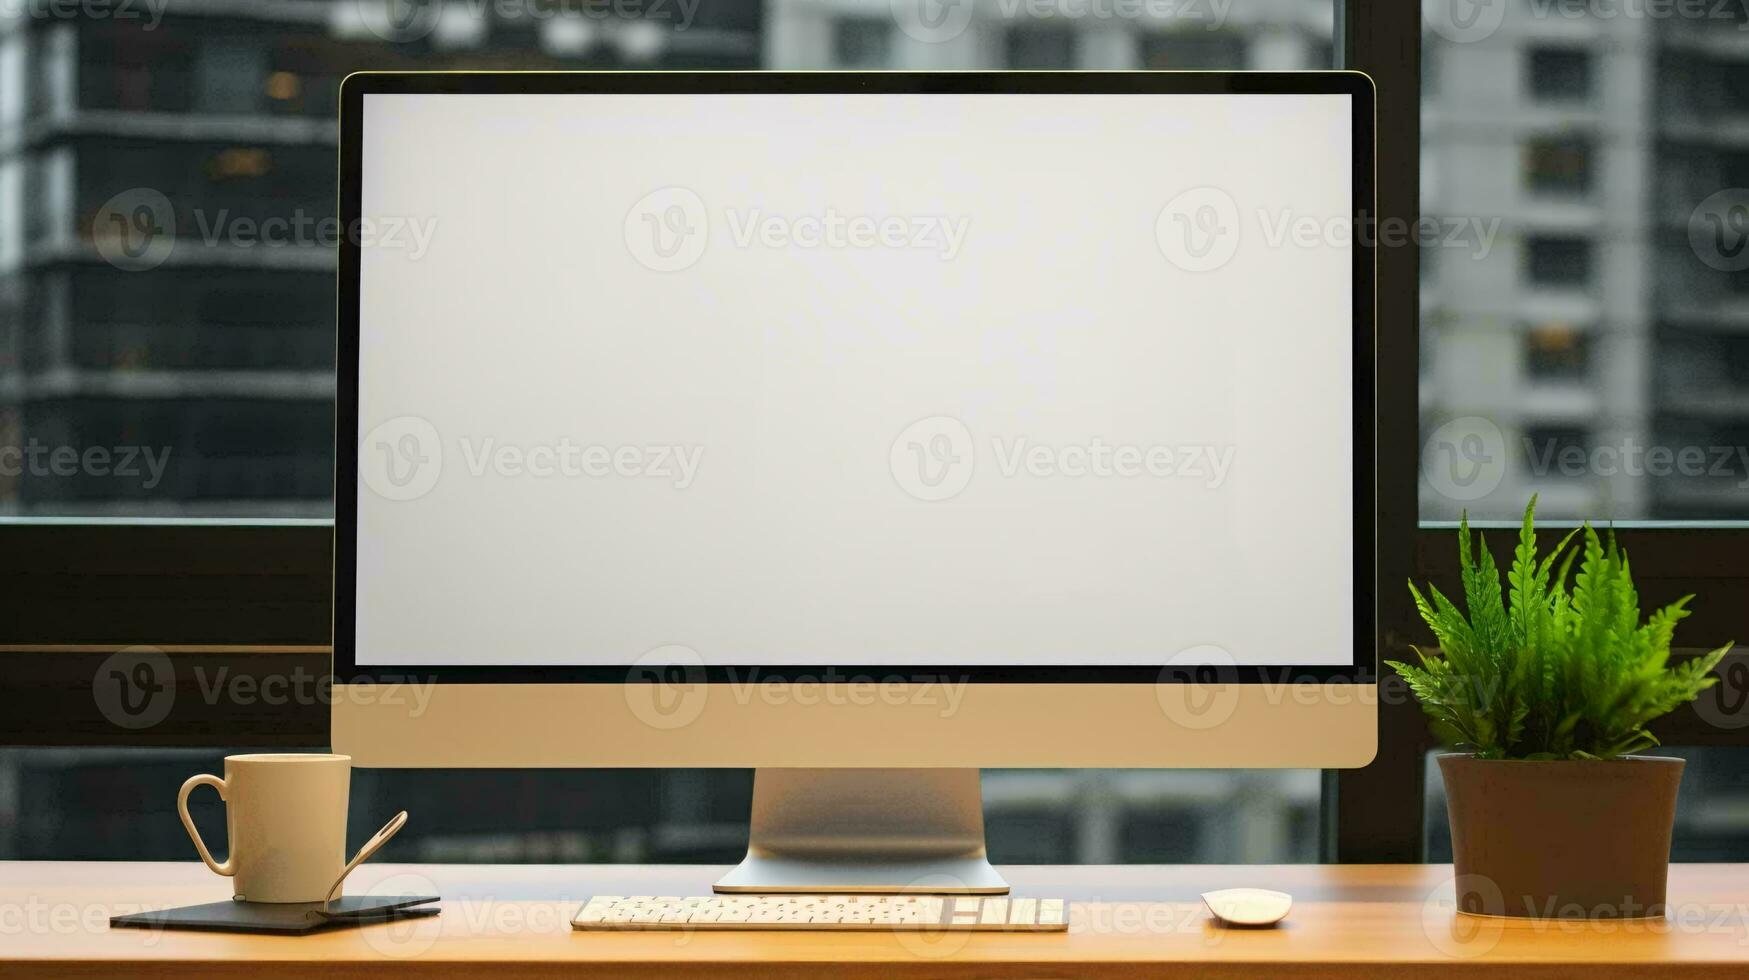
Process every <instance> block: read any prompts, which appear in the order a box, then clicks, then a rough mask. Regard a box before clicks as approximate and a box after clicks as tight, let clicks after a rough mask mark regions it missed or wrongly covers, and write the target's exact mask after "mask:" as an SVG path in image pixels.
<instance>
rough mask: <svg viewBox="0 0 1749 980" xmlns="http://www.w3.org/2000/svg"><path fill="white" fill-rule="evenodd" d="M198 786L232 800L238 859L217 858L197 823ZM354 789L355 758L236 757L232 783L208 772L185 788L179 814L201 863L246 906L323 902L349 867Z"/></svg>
mask: <svg viewBox="0 0 1749 980" xmlns="http://www.w3.org/2000/svg"><path fill="white" fill-rule="evenodd" d="M196 786H211V787H213V788H214V789H216V790H218V791H219V798H220V799H223V800H224V801H225V827H226V830H227V832H228V836H229V838H230V853H229V854H228V855H227V856H226V857H225V860H224V862H223V863H221V862H218V861H215V860H213V856H212V852H210V851H208V850H207V846H206V842H205V841H203V840H201V839H200V832H199V831H197V830H195V829H194V821H193V820H191V819H189V816H188V794H189V793H191V792H193V791H194V788H195V787H196ZM351 786H352V757H351V756H347V755H315V754H311V755H305V754H297V753H270V754H263V755H229V756H226V757H225V778H223V779H220V778H219V777H217V776H209V775H204V774H203V775H199V776H194V777H191V778H190V779H189V780H188V781H187V782H185V783H183V784H182V791H181V792H180V793H178V794H177V795H176V812H177V813H178V814H180V815H181V816H182V826H184V827H186V828H187V829H188V836H189V837H192V838H193V839H194V849H195V850H197V851H199V852H200V859H201V860H202V861H205V862H206V866H207V867H209V868H211V869H213V870H214V871H216V872H218V873H219V874H222V875H226V876H228V877H230V878H231V879H232V891H233V893H234V894H235V895H236V897H237V899H238V900H239V901H250V902H321V901H325V900H326V899H327V895H328V890H329V888H330V887H332V886H333V885H334V884H335V883H336V882H337V881H339V880H340V875H341V870H342V869H343V868H345V867H346V800H347V795H348V793H349V791H350V789H351ZM363 856H364V855H360V857H361V858H362V857H363Z"/></svg>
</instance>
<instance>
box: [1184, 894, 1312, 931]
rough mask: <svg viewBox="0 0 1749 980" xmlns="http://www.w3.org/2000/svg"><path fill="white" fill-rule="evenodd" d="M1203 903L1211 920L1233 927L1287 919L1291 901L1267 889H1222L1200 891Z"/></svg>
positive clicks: (1271, 923) (1287, 897)
mask: <svg viewBox="0 0 1749 980" xmlns="http://www.w3.org/2000/svg"><path fill="white" fill-rule="evenodd" d="M1202 903H1203V904H1204V905H1207V906H1208V907H1209V911H1210V912H1211V913H1213V914H1214V917H1215V918H1217V919H1220V920H1221V921H1222V922H1226V923H1229V924H1231V925H1236V926H1269V925H1274V924H1275V923H1277V922H1280V921H1281V920H1283V919H1285V918H1287V910H1288V909H1290V908H1293V904H1294V898H1293V896H1292V895H1289V894H1287V893H1285V892H1273V891H1270V890H1269V889H1267V888H1223V889H1221V890H1220V891H1215V892H1203V895H1202Z"/></svg>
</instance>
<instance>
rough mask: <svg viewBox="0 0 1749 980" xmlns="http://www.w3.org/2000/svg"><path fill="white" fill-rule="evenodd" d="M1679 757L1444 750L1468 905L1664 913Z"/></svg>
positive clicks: (1461, 886) (1462, 893)
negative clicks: (1516, 755)
mask: <svg viewBox="0 0 1749 980" xmlns="http://www.w3.org/2000/svg"><path fill="white" fill-rule="evenodd" d="M1682 766H1683V762H1682V760H1681V759H1667V758H1662V757H1652V756H1627V757H1624V758H1621V759H1611V760H1607V761H1605V760H1595V759H1578V760H1571V761H1550V762H1542V761H1522V760H1499V759H1478V758H1476V757H1474V756H1470V755H1442V756H1440V757H1439V771H1440V773H1441V774H1442V775H1443V776H1444V778H1445V795H1446V798H1447V799H1448V800H1449V802H1450V813H1451V850H1452V862H1453V864H1454V866H1455V871H1456V874H1457V899H1458V909H1459V910H1460V911H1463V912H1469V913H1472V914H1481V915H1507V916H1518V917H1529V918H1569V919H1570V918H1588V919H1619V918H1638V917H1642V916H1662V915H1663V914H1664V882H1665V877H1666V876H1667V875H1668V873H1669V871H1670V830H1671V826H1672V824H1674V823H1675V820H1676V790H1677V787H1678V785H1680V783H1681V781H1682Z"/></svg>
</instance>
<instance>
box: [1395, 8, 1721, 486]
mask: <svg viewBox="0 0 1749 980" xmlns="http://www.w3.org/2000/svg"><path fill="white" fill-rule="evenodd" d="M1558 6H1559V5H1556V7H1558ZM1726 6H1729V7H1730V8H1731V9H1730V10H1726V9H1725V7H1726ZM1505 9H1506V10H1507V16H1506V17H1505V19H1504V22H1503V23H1501V24H1500V26H1499V27H1498V28H1497V29H1495V30H1493V31H1492V32H1491V33H1488V34H1487V35H1486V36H1484V37H1474V38H1472V37H1465V36H1463V35H1461V34H1459V35H1457V36H1455V37H1453V36H1445V35H1442V34H1440V33H1438V32H1437V31H1436V30H1433V29H1430V30H1429V31H1428V33H1427V36H1426V43H1425V45H1424V49H1423V50H1424V52H1425V59H1424V61H1425V64H1424V85H1425V91H1424V96H1423V103H1422V104H1423V120H1422V141H1423V144H1422V145H1423V152H1422V167H1423V173H1422V201H1423V208H1422V210H1423V211H1424V212H1425V213H1426V214H1428V215H1433V216H1438V217H1439V218H1440V219H1441V225H1442V227H1441V236H1440V237H1441V239H1442V240H1441V241H1440V242H1439V243H1437V244H1431V245H1430V246H1429V247H1426V248H1424V249H1423V250H1422V311H1423V324H1422V344H1423V351H1422V365H1423V371H1422V382H1421V400H1422V404H1421V417H1422V422H1423V429H1424V433H1425V434H1427V435H1429V436H1433V435H1435V434H1436V433H1437V432H1438V431H1439V427H1440V426H1443V425H1446V424H1447V423H1451V422H1453V420H1459V421H1458V423H1457V434H1458V436H1462V435H1465V434H1471V433H1476V432H1477V431H1478V429H1486V428H1487V425H1488V424H1490V423H1491V424H1492V425H1493V426H1495V427H1497V428H1498V430H1499V436H1498V438H1499V439H1500V440H1501V442H1502V443H1503V446H1496V445H1492V444H1490V445H1487V446H1485V447H1484V446H1483V442H1482V441H1477V442H1476V443H1474V446H1475V447H1476V451H1477V452H1478V453H1487V454H1492V453H1493V452H1495V451H1498V450H1499V449H1501V448H1503V449H1504V452H1505V458H1506V460H1507V466H1506V470H1505V473H1504V480H1503V481H1502V482H1501V483H1500V484H1499V486H1498V489H1496V490H1495V491H1494V492H1493V493H1492V494H1489V495H1487V496H1483V497H1478V498H1476V499H1461V498H1463V497H1464V496H1465V495H1463V494H1457V495H1442V493H1441V492H1440V488H1439V487H1437V486H1430V485H1428V484H1426V483H1424V484H1423V486H1422V489H1421V501H1422V504H1421V510H1422V516H1423V517H1425V518H1436V519H1437V518H1447V519H1453V518H1456V517H1457V516H1458V514H1459V512H1460V511H1461V510H1462V509H1464V508H1465V507H1468V508H1469V510H1470V512H1471V514H1472V516H1475V515H1477V514H1480V515H1482V516H1486V517H1491V518H1515V517H1516V516H1517V512H1518V511H1519V510H1520V509H1521V508H1522V507H1523V504H1524V501H1525V500H1526V499H1527V498H1528V497H1529V495H1530V494H1531V493H1532V492H1540V493H1541V495H1542V504H1541V507H1540V508H1539V510H1540V512H1541V513H1543V514H1546V515H1550V516H1561V517H1569V518H1572V517H1585V518H1590V519H1593V520H1609V519H1617V520H1623V519H1625V520H1632V519H1639V518H1686V519H1709V518H1710V519H1721V518H1733V519H1734V518H1738V517H1741V516H1742V514H1741V511H1742V499H1743V497H1742V494H1743V490H1742V488H1741V487H1740V486H1739V485H1738V481H1740V480H1742V479H1744V477H1745V476H1749V473H1746V472H1745V461H1744V460H1743V459H1742V458H1740V457H1739V456H1738V455H1737V450H1736V448H1735V447H1739V446H1746V445H1749V305H1746V304H1745V301H1744V294H1745V289H1746V285H1749V278H1746V274H1745V273H1744V272H1740V271H1731V270H1730V269H1728V268H1722V266H1729V265H1731V264H1732V263H1731V262H1730V261H1729V259H1728V258H1727V256H1726V255H1725V254H1722V253H1721V254H1720V255H1717V256H1713V255H1710V254H1703V253H1709V251H1710V250H1709V248H1707V247H1700V246H1697V245H1695V244H1694V243H1692V242H1691V240H1690V230H1691V227H1695V226H1699V227H1702V228H1704V225H1705V222H1708V221H1723V222H1724V225H1725V227H1724V229H1723V230H1724V232H1725V233H1726V234H1727V235H1732V236H1738V237H1740V236H1742V235H1749V207H1746V205H1749V198H1744V199H1738V198H1735V197H1732V196H1729V195H1727V196H1726V197H1725V198H1723V199H1718V198H1715V199H1714V203H1713V204H1712V205H1709V206H1708V207H1706V208H1701V207H1700V206H1701V205H1702V203H1703V202H1704V201H1706V200H1707V199H1708V198H1709V197H1712V196H1713V195H1715V194H1716V193H1718V192H1720V191H1721V190H1728V189H1730V188H1741V187H1745V186H1749V33H1744V32H1743V30H1742V27H1743V26H1744V15H1743V10H1742V9H1741V6H1740V5H1709V7H1708V9H1707V12H1706V13H1707V15H1706V16H1704V17H1679V16H1664V17H1657V16H1649V15H1646V16H1625V15H1624V16H1615V17H1598V16H1565V15H1560V14H1559V13H1558V11H1557V10H1556V8H1553V7H1551V8H1547V10H1548V11H1549V12H1547V13H1545V14H1544V15H1541V16H1534V15H1533V14H1532V13H1531V11H1532V10H1533V9H1534V8H1532V7H1531V6H1529V5H1519V4H1509V5H1507V6H1506V8H1505ZM1697 208H1698V209H1699V210H1698V211H1697ZM1709 215H1710V216H1711V217H1709ZM1489 229H1493V230H1494V231H1493V234H1494V238H1493V240H1492V242H1491V246H1492V247H1491V248H1489V247H1486V246H1488V245H1489V244H1490V243H1489V242H1487V241H1485V240H1484V239H1485V237H1486V236H1487V235H1488V234H1489ZM1722 247H1723V249H1724V250H1725V252H1727V253H1728V252H1731V250H1732V248H1733V247H1737V248H1740V247H1741V245H1740V243H1737V244H1736V245H1735V246H1734V245H1733V243H1731V242H1728V241H1727V242H1725V243H1724V244H1723V246H1722ZM1709 259H1711V261H1709ZM1745 260H1746V261H1745V262H1744V264H1745V265H1749V256H1746V257H1745ZM1739 268H1740V266H1739ZM1387 326H1388V325H1387ZM1477 419H1481V420H1486V421H1485V422H1484V423H1481V424H1480V425H1478V424H1475V423H1474V421H1473V420H1477ZM1463 420H1471V421H1470V422H1465V421H1463ZM1487 434H1488V436H1489V438H1490V440H1491V439H1493V438H1494V436H1493V433H1492V432H1491V431H1490V432H1488V433H1487ZM1444 439H1445V437H1443V436H1442V437H1441V440H1442V441H1443V440H1444ZM1446 448H1447V449H1451V450H1455V451H1459V452H1462V451H1464V450H1463V448H1462V446H1461V445H1459V444H1457V443H1456V442H1455V441H1454V442H1453V443H1452V444H1451V445H1449V446H1447V447H1446ZM1685 450H1686V451H1688V453H1689V458H1688V462H1689V463H1690V464H1695V463H1698V462H1699V460H1700V459H1701V458H1702V457H1704V459H1705V463H1704V465H1703V467H1702V468H1704V469H1705V470H1707V472H1705V473H1694V472H1689V473H1684V472H1682V471H1681V470H1680V469H1678V464H1679V463H1680V462H1681V457H1680V456H1679V455H1678V454H1680V453H1682V452H1683V451H1685ZM1697 452H1698V453H1699V454H1700V455H1696V453H1697ZM1654 453H1659V454H1660V455H1652V454H1654ZM1563 454H1565V458H1569V459H1574V460H1577V459H1580V458H1581V457H1582V458H1583V459H1584V460H1585V462H1584V464H1583V465H1579V466H1563V465H1562V464H1561V460H1562V458H1563ZM1662 454H1668V455H1662ZM1721 461H1723V462H1724V463H1725V464H1726V465H1725V467H1724V469H1725V471H1726V472H1724V473H1714V472H1712V471H1713V470H1714V469H1715V465H1716V464H1718V463H1720V462H1721ZM1660 470H1664V471H1666V472H1665V474H1664V475H1660V473H1659V471H1660Z"/></svg>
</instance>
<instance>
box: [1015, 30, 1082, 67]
mask: <svg viewBox="0 0 1749 980" xmlns="http://www.w3.org/2000/svg"><path fill="white" fill-rule="evenodd" d="M1075 42H1076V33H1075V31H1074V30H1073V29H1071V28H1069V27H1066V26H1063V25H1061V24H1050V23H1038V24H1016V25H1014V26H1013V27H1010V28H1008V34H1007V36H1006V37H1005V38H1003V45H1004V50H1005V51H1006V53H1007V63H1008V67H1010V68H1065V67H1067V68H1072V67H1076V60H1075Z"/></svg>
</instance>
